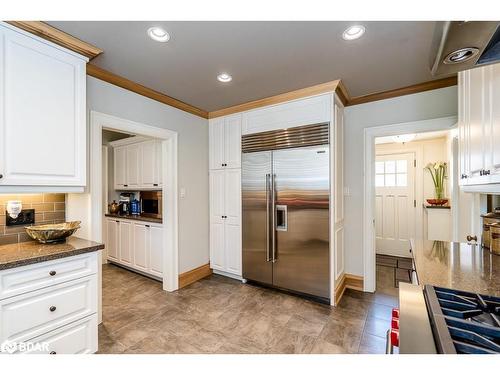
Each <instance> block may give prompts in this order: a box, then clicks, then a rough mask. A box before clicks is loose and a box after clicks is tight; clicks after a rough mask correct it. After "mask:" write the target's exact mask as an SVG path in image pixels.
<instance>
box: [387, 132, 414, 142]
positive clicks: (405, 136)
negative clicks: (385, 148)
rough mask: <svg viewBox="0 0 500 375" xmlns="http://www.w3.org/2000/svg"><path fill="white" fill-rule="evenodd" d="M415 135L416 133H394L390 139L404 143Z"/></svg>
mask: <svg viewBox="0 0 500 375" xmlns="http://www.w3.org/2000/svg"><path fill="white" fill-rule="evenodd" d="M416 136H417V135H416V134H402V135H395V136H394V137H392V140H393V141H394V142H396V143H406V142H411V141H413V140H414V139H415V137H416Z"/></svg>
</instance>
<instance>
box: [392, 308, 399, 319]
mask: <svg viewBox="0 0 500 375" xmlns="http://www.w3.org/2000/svg"><path fill="white" fill-rule="evenodd" d="M392 317H393V318H398V319H399V309H392Z"/></svg>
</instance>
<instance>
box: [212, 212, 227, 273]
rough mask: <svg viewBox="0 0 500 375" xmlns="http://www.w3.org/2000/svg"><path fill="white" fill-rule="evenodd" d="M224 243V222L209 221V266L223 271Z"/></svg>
mask: <svg viewBox="0 0 500 375" xmlns="http://www.w3.org/2000/svg"><path fill="white" fill-rule="evenodd" d="M225 247H226V243H225V240H224V222H223V221H222V220H219V221H214V222H211V223H210V268H213V269H215V270H219V271H225V254H224V249H225Z"/></svg>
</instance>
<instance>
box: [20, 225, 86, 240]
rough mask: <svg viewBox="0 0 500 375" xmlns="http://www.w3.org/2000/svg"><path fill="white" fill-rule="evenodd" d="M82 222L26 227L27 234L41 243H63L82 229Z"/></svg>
mask: <svg viewBox="0 0 500 375" xmlns="http://www.w3.org/2000/svg"><path fill="white" fill-rule="evenodd" d="M80 223H81V221H68V222H66V223H61V224H44V225H34V226H32V227H24V229H25V230H26V233H28V235H29V236H30V237H31V238H33V239H34V240H37V241H38V242H40V243H54V242H63V241H65V240H66V237H69V236H71V235H72V234H73V233H75V232H76V231H77V230H78V229H80Z"/></svg>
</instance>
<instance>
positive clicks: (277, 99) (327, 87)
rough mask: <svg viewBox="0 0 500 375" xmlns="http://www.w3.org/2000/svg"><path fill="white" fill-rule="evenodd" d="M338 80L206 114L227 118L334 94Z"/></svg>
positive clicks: (209, 116)
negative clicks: (321, 95) (314, 96)
mask: <svg viewBox="0 0 500 375" xmlns="http://www.w3.org/2000/svg"><path fill="white" fill-rule="evenodd" d="M339 82H340V80H338V79H337V80H335V81H330V82H325V83H321V84H319V85H315V86H311V87H306V88H303V89H299V90H294V91H290V92H286V93H283V94H278V95H274V96H269V97H267V98H263V99H258V100H253V101H251V102H247V103H243V104H238V105H235V106H232V107H228V108H224V109H219V110H217V111H212V112H209V113H208V118H216V117H220V116H227V115H230V114H233V113H238V112H243V111H248V110H251V109H256V108H260V107H265V106H268V105H273V104H279V103H283V102H288V101H290V100H295V99H300V98H305V97H307V96H313V95H319V94H323V93H326V92H334V91H335V90H336V89H337V86H338V85H339Z"/></svg>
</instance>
